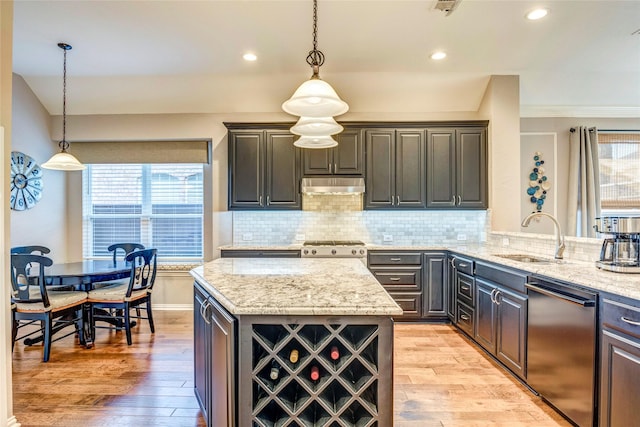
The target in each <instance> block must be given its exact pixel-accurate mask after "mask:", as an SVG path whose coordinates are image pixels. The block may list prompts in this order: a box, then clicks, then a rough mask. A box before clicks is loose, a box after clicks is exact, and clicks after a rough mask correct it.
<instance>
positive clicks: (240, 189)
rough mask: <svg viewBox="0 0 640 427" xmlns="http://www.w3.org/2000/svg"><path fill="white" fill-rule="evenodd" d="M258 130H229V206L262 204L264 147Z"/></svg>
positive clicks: (261, 133) (257, 206) (259, 205)
mask: <svg viewBox="0 0 640 427" xmlns="http://www.w3.org/2000/svg"><path fill="white" fill-rule="evenodd" d="M262 140H263V132H262V131H233V132H230V133H229V207H230V208H253V209H255V208H260V207H262V206H263V202H264V200H263V198H262V194H263V180H262V167H263V163H264V161H263V159H264V149H263V145H262Z"/></svg>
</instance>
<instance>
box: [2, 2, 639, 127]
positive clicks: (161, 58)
mask: <svg viewBox="0 0 640 427" xmlns="http://www.w3.org/2000/svg"><path fill="white" fill-rule="evenodd" d="M435 3H436V0H412V1H401V0H383V1H375V0H351V1H349V0H319V4H318V48H319V49H320V50H322V51H323V52H324V54H325V55H326V62H325V65H324V66H323V67H322V68H321V70H320V76H321V77H322V78H323V79H324V80H326V81H328V82H329V83H331V84H332V86H333V87H334V88H335V89H336V91H337V92H338V94H339V95H340V96H341V97H342V98H343V99H344V100H345V101H346V102H347V103H348V104H349V105H350V108H351V110H350V111H351V112H361V113H400V114H402V113H435V112H469V111H476V110H477V109H478V106H479V103H480V101H481V99H482V96H483V93H484V90H485V88H486V85H487V83H488V81H489V78H490V76H491V75H505V74H508V75H513V74H515V75H519V76H520V103H521V116H524V117H547V116H564V117H571V116H573V117H588V116H591V117H640V34H638V32H639V31H638V30H640V1H637V0H626V1H616V0H606V1H591V0H581V1H571V0H540V1H528V0H499V1H487V0H462V1H461V2H460V3H459V4H458V6H457V7H456V9H455V10H454V11H453V13H451V14H450V15H448V16H447V15H446V14H445V13H444V12H442V11H439V10H436V9H435V8H434V5H435ZM535 6H546V7H548V8H549V9H550V13H549V15H548V16H547V17H546V18H544V19H542V20H539V21H528V20H526V19H525V18H524V15H525V13H526V12H527V11H529V10H531V9H532V8H534V7H535ZM311 30H312V1H311V0H281V1H268V0H255V1H247V0H231V1H216V0H200V1H186V0H180V1H170V0H162V1H161V0H157V1H143V0H130V1H95V0H84V1H73V0H68V1H58V0H46V1H35V0H15V4H14V51H13V56H14V59H13V68H14V72H15V73H17V74H19V75H21V76H22V77H24V79H25V80H26V82H27V83H28V85H29V86H30V87H31V89H32V90H33V91H34V93H35V94H36V96H37V97H38V98H39V99H40V101H41V102H42V104H43V105H44V106H45V108H46V109H47V110H48V111H49V112H50V113H51V114H61V110H62V64H63V53H62V50H61V49H59V48H58V47H57V46H56V44H57V43H58V42H66V43H69V44H71V45H72V46H73V49H72V50H71V51H70V52H69V53H68V56H67V73H68V74H67V83H68V91H67V101H68V103H67V113H68V114H140V113H237V112H241V113H242V112H247V113H264V112H280V111H281V110H280V105H281V104H282V102H283V101H284V100H286V99H287V98H289V96H290V95H291V94H292V93H293V91H294V90H295V88H296V87H297V86H298V85H299V84H300V83H302V82H303V81H304V80H306V79H308V78H309V76H310V75H311V70H310V69H309V67H308V65H307V64H306V62H305V57H306V55H307V53H308V51H309V50H310V49H311V47H312V33H311ZM634 33H635V34H634ZM438 49H442V50H445V51H446V52H447V54H448V56H447V58H445V59H444V60H442V61H439V62H436V61H433V60H431V59H430V58H429V55H430V54H431V53H432V52H433V51H435V50H438ZM248 51H251V52H253V53H255V54H256V55H257V56H258V60H257V61H255V62H246V61H244V60H243V59H242V55H243V54H244V53H245V52H248Z"/></svg>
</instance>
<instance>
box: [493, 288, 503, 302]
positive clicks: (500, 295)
mask: <svg viewBox="0 0 640 427" xmlns="http://www.w3.org/2000/svg"><path fill="white" fill-rule="evenodd" d="M496 291H497V292H496V296H495V300H496V305H500V304H502V303H501V302H500V300H499V299H498V297H500V298H502V291H498V290H497V289H496Z"/></svg>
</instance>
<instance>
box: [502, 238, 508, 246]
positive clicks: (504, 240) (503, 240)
mask: <svg viewBox="0 0 640 427" xmlns="http://www.w3.org/2000/svg"><path fill="white" fill-rule="evenodd" d="M502 246H509V238H508V237H503V238H502Z"/></svg>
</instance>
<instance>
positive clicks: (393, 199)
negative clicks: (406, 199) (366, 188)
mask: <svg viewBox="0 0 640 427" xmlns="http://www.w3.org/2000/svg"><path fill="white" fill-rule="evenodd" d="M395 205H396V198H395V197H394V196H391V206H395Z"/></svg>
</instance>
